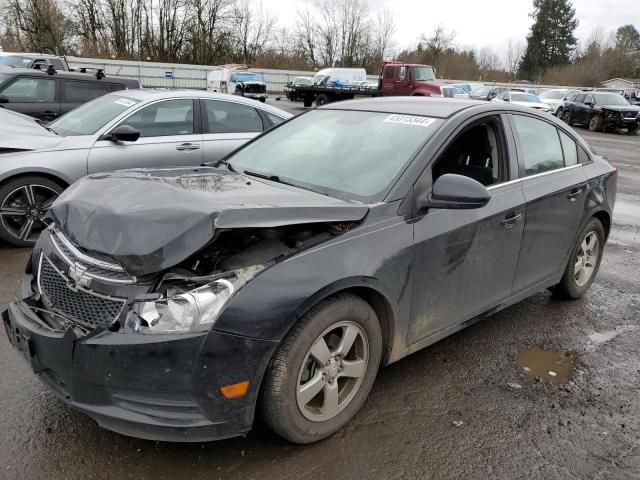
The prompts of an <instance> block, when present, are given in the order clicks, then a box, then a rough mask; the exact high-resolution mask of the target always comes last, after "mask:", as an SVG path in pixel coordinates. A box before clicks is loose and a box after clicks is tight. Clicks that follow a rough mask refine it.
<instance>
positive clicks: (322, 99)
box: [316, 93, 330, 107]
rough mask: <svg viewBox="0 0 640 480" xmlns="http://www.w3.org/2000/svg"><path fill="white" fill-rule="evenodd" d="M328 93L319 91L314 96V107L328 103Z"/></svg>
mask: <svg viewBox="0 0 640 480" xmlns="http://www.w3.org/2000/svg"><path fill="white" fill-rule="evenodd" d="M329 101H330V100H329V95H326V94H324V93H321V94H320V95H318V96H317V97H316V107H321V106H322V105H326V104H327V103H329Z"/></svg>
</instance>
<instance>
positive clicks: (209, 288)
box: [28, 222, 353, 334]
mask: <svg viewBox="0 0 640 480" xmlns="http://www.w3.org/2000/svg"><path fill="white" fill-rule="evenodd" d="M352 226H353V224H352V223H327V222H323V223H313V224H300V225H286V226H281V227H272V228H237V229H226V230H219V231H217V232H216V235H215V236H214V238H213V239H212V240H211V241H210V242H209V243H208V244H207V245H205V246H204V247H203V248H202V249H200V250H199V251H198V252H196V253H194V254H193V255H191V256H190V257H188V258H187V259H186V260H184V261H182V262H180V263H179V264H177V265H175V266H174V267H171V268H169V269H167V270H165V271H162V272H158V273H156V274H151V275H145V276H141V277H135V276H132V275H129V274H128V273H127V272H126V271H125V270H124V269H123V268H122V267H121V266H120V265H118V264H117V259H109V258H108V257H105V256H104V255H101V254H99V253H96V252H89V251H86V250H80V249H79V248H78V247H76V246H74V245H73V244H72V243H71V242H70V241H69V240H68V239H67V238H66V237H65V236H64V235H63V234H62V233H61V232H59V231H57V230H56V229H55V226H54V225H51V226H50V228H49V229H48V233H47V234H46V235H44V236H43V237H44V238H45V240H43V241H41V242H39V245H38V247H39V248H37V249H36V251H35V257H34V259H33V261H32V267H31V270H32V272H33V277H32V281H31V290H32V291H33V292H35V293H36V295H35V296H33V297H31V298H29V299H28V300H29V302H28V303H29V304H30V306H31V307H32V308H33V309H36V310H37V311H40V312H41V314H42V319H43V320H45V322H47V326H48V327H49V328H52V329H54V330H64V329H66V328H68V327H70V326H71V327H73V328H74V329H75V330H76V331H77V333H78V334H87V333H90V332H92V331H94V330H96V329H97V328H101V329H108V330H110V331H113V332H117V331H125V332H126V331H134V332H139V333H146V332H148V333H155V332H176V331H188V330H191V329H194V328H203V329H204V328H207V326H210V325H211V324H213V323H214V322H215V320H216V319H217V318H218V316H219V314H220V313H221V311H222V309H223V308H224V306H225V305H226V303H227V302H228V300H229V299H230V298H231V297H232V296H233V294H234V293H235V292H237V291H238V290H239V289H240V288H242V287H243V286H244V285H245V284H246V283H247V282H249V281H251V280H252V279H253V278H254V277H255V276H256V275H258V274H259V273H260V272H261V271H262V270H264V269H266V268H268V267H269V266H271V265H273V264H275V263H277V262H280V261H282V260H284V259H286V258H288V257H290V256H292V255H294V254H296V253H298V252H300V251H302V250H305V249H308V248H310V247H312V246H314V245H318V244H320V243H322V242H324V241H327V240H329V239H330V238H332V237H334V236H336V235H339V234H341V233H344V232H346V231H348V230H349V229H350V228H351V227H352ZM118 269H119V270H118Z"/></svg>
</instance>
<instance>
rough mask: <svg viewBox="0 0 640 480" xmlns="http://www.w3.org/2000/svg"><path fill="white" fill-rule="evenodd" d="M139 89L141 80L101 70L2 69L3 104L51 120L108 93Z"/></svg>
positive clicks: (0, 102) (0, 96) (0, 95)
mask: <svg viewBox="0 0 640 480" xmlns="http://www.w3.org/2000/svg"><path fill="white" fill-rule="evenodd" d="M138 88H140V82H139V81H138V80H131V79H128V78H121V77H106V76H105V75H104V73H103V72H102V70H96V71H95V72H94V73H80V72H64V71H60V72H59V71H57V70H55V69H52V68H48V69H46V70H38V69H27V68H3V69H0V107H2V108H6V109H8V110H13V111H15V112H19V113H24V114H26V115H30V116H32V117H35V118H37V119H39V120H44V121H48V122H49V121H52V120H54V119H56V118H57V117H59V116H60V115H63V114H65V113H67V112H68V111H70V110H73V109H74V108H76V107H77V106H79V105H82V104H83V103H86V102H88V101H89V100H93V99H94V98H96V97H99V96H102V95H105V94H107V93H109V92H114V91H118V90H128V89H138Z"/></svg>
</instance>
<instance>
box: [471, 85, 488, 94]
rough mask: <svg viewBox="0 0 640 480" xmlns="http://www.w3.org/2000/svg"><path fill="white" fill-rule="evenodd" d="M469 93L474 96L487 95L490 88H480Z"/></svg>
mask: <svg viewBox="0 0 640 480" xmlns="http://www.w3.org/2000/svg"><path fill="white" fill-rule="evenodd" d="M471 93H472V94H474V95H489V93H491V87H480V88H478V89H476V90H472V92H471Z"/></svg>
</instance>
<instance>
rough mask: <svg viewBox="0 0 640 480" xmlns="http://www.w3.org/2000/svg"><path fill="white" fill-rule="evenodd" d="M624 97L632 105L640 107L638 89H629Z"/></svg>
mask: <svg viewBox="0 0 640 480" xmlns="http://www.w3.org/2000/svg"><path fill="white" fill-rule="evenodd" d="M623 97H624V98H626V99H627V100H628V102H629V103H630V104H631V105H640V90H638V89H636V88H627V89H626V90H625V91H624V94H623Z"/></svg>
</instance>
